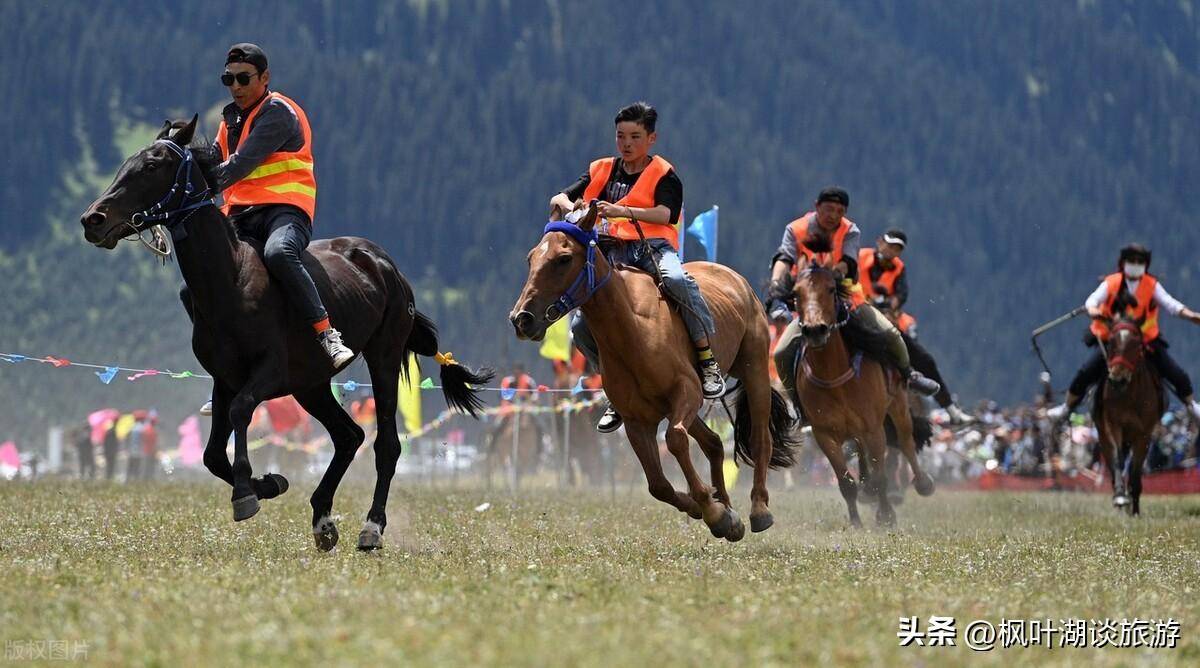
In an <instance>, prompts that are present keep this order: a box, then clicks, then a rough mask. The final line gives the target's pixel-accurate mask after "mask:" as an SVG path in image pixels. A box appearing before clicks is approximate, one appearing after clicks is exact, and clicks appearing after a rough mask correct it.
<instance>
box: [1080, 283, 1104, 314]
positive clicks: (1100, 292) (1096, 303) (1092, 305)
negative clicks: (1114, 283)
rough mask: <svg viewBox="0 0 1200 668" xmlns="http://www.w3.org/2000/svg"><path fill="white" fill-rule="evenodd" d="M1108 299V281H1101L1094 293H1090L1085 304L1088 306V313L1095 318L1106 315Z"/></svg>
mask: <svg viewBox="0 0 1200 668" xmlns="http://www.w3.org/2000/svg"><path fill="white" fill-rule="evenodd" d="M1107 299H1108V283H1107V282H1101V283H1100V287H1098V288H1096V290H1095V291H1094V292H1092V294H1090V295H1088V298H1087V301H1086V302H1084V304H1083V305H1084V306H1086V307H1087V312H1088V315H1089V316H1091V317H1093V318H1102V317H1104V302H1105V301H1106V300H1107Z"/></svg>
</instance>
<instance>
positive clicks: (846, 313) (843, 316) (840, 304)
mask: <svg viewBox="0 0 1200 668" xmlns="http://www.w3.org/2000/svg"><path fill="white" fill-rule="evenodd" d="M815 273H826V274H832V275H833V279H834V284H835V286H836V284H837V280H838V279H837V273H836V272H834V271H832V270H830V269H827V268H825V267H822V266H820V265H814V264H810V265H808V266H807V267H805V268H804V271H802V272H800V273H799V274H797V278H799V277H800V276H803V275H805V274H815ZM833 305H834V308H835V309H837V314H838V319H837V321H836V322H834V323H833V324H832V325H827V326H828V327H829V333H830V334H831V335H832V334H833V333H834V332H836V331H837V330H839V329H841V328H842V327H844V326H845V325H846V323H847V322H849V321H850V313H851V309H850V304H849V302H847V301H846V300H845V299H843V298H842V297H840V296H838V295H836V294H835V295H834V297H833ZM798 306H799V305H798V304H797V307H798ZM798 311H799V308H797V312H798ZM798 318H799V319H800V322H799V323H798V324H799V326H800V333H801V334H802V335H804V334H807V332H806V331H805V330H806V329H807V328H808V327H809V325H805V324H804V316H803V315H799V316H798ZM813 326H816V325H813ZM813 347H814V348H819V347H820V346H813Z"/></svg>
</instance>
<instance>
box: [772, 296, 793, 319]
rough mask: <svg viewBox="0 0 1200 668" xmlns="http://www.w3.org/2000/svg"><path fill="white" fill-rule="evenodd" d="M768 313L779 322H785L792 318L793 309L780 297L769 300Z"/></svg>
mask: <svg viewBox="0 0 1200 668" xmlns="http://www.w3.org/2000/svg"><path fill="white" fill-rule="evenodd" d="M767 315H768V316H770V318H771V320H772V321H773V322H777V323H785V322H788V321H789V320H791V319H792V311H791V310H790V309H789V308H788V307H787V304H785V303H783V301H782V300H780V299H772V300H771V301H769V302H767Z"/></svg>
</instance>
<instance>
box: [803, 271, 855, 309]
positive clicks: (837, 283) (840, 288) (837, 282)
mask: <svg viewBox="0 0 1200 668" xmlns="http://www.w3.org/2000/svg"><path fill="white" fill-rule="evenodd" d="M806 274H829V275H831V276H832V277H833V285H834V287H835V288H836V290H837V293H836V294H837V298H838V300H839V301H849V299H850V286H849V285H847V284H846V282H845V281H844V280H843V278H845V277H844V276H842V275H841V274H840V273H838V272H836V271H834V270H832V269H830V268H828V267H822V266H821V265H819V264H814V263H812V262H809V263H808V265H807V266H806V267H804V269H803V270H802V271H801V272H800V276H804V275H806Z"/></svg>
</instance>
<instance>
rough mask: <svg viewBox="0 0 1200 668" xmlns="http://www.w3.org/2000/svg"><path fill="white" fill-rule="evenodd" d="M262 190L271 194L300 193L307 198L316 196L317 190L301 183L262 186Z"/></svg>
mask: <svg viewBox="0 0 1200 668" xmlns="http://www.w3.org/2000/svg"><path fill="white" fill-rule="evenodd" d="M263 190H270V191H271V192H273V193H277V194H281V195H282V194H283V193H300V194H302V195H308V196H309V197H316V196H317V189H316V188H313V187H312V186H306V185H304V184H303V183H281V184H279V185H277V186H264V187H263Z"/></svg>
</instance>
